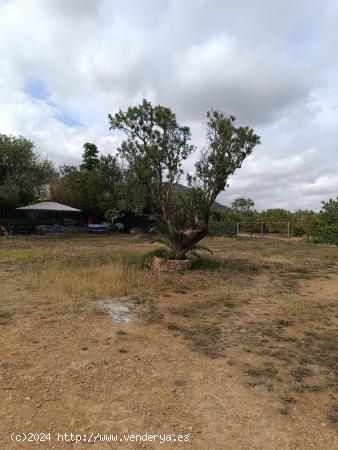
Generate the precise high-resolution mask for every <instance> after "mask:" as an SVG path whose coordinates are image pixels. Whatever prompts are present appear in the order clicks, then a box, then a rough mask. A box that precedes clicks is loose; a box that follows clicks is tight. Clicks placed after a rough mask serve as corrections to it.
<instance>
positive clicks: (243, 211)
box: [231, 197, 255, 215]
mask: <svg viewBox="0 0 338 450" xmlns="http://www.w3.org/2000/svg"><path fill="white" fill-rule="evenodd" d="M254 206H255V202H254V201H253V200H251V198H244V197H239V198H236V199H235V200H234V201H233V202H232V203H231V207H232V209H233V210H234V211H235V212H236V213H238V214H240V215H249V214H250V213H253V208H254Z"/></svg>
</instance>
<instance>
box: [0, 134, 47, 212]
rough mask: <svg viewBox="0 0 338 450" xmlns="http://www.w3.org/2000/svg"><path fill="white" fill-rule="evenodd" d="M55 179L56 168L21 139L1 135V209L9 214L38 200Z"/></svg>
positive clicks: (30, 144)
mask: <svg viewBox="0 0 338 450" xmlns="http://www.w3.org/2000/svg"><path fill="white" fill-rule="evenodd" d="M54 176H55V170H54V168H53V165H52V163H51V162H50V161H48V160H47V159H43V158H41V157H40V156H39V155H38V154H37V153H35V151H34V144H33V142H32V141H30V140H29V139H26V138H24V137H22V136H19V137H14V136H7V135H4V134H2V135H0V207H1V210H2V212H3V213H6V214H10V213H11V212H12V210H13V209H14V208H16V207H18V206H22V205H25V204H27V203H29V202H32V201H35V200H37V199H39V198H40V197H41V196H42V195H43V194H44V191H45V184H46V183H48V182H49V181H50V180H51V179H52V178H54Z"/></svg>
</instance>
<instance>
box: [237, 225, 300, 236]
mask: <svg viewBox="0 0 338 450" xmlns="http://www.w3.org/2000/svg"><path fill="white" fill-rule="evenodd" d="M240 234H249V235H260V236H261V237H264V236H266V235H272V234H274V235H286V236H287V238H288V239H290V237H291V225H290V222H268V221H267V222H245V221H244V222H242V221H241V222H236V235H237V236H239V235H240Z"/></svg>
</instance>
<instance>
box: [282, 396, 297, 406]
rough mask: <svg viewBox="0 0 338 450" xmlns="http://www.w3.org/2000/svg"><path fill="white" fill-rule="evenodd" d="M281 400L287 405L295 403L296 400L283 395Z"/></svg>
mask: <svg viewBox="0 0 338 450" xmlns="http://www.w3.org/2000/svg"><path fill="white" fill-rule="evenodd" d="M281 399H282V400H283V402H286V403H289V404H294V403H297V399H295V398H294V397H290V396H289V395H284V396H283V397H281Z"/></svg>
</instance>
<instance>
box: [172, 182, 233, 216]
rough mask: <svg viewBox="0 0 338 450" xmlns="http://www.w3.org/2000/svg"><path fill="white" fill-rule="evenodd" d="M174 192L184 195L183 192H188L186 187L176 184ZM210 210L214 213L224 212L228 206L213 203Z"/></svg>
mask: <svg viewBox="0 0 338 450" xmlns="http://www.w3.org/2000/svg"><path fill="white" fill-rule="evenodd" d="M175 191H176V192H181V193H183V194H184V193H185V192H187V191H189V188H188V187H187V186H183V184H179V183H178V184H176V185H175ZM212 209H213V210H215V211H221V210H222V209H224V210H226V209H228V206H225V205H222V204H221V203H218V202H214V203H213V205H212Z"/></svg>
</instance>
